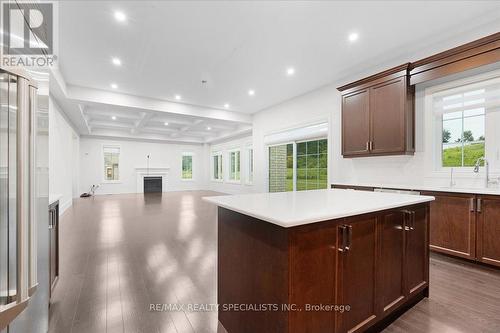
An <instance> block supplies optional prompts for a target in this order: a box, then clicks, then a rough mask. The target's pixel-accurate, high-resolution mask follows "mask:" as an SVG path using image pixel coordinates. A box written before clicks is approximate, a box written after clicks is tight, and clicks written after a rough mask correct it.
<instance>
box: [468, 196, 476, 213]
mask: <svg viewBox="0 0 500 333" xmlns="http://www.w3.org/2000/svg"><path fill="white" fill-rule="evenodd" d="M469 210H470V211H471V212H474V211H476V210H475V209H474V198H470V200H469Z"/></svg>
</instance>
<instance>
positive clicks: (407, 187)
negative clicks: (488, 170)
mask: <svg viewBox="0 0 500 333" xmlns="http://www.w3.org/2000/svg"><path fill="white" fill-rule="evenodd" d="M332 184H333V185H344V186H363V187H373V188H386V189H399V190H412V191H429V192H453V193H471V194H490V195H500V188H498V187H497V188H495V187H491V188H484V187H482V188H474V187H470V188H468V187H448V186H432V185H417V184H387V183H358V182H335V181H334V182H332Z"/></svg>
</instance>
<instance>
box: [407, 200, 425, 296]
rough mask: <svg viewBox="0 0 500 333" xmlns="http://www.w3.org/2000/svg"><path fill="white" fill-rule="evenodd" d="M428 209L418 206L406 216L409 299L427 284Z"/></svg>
mask: <svg viewBox="0 0 500 333" xmlns="http://www.w3.org/2000/svg"><path fill="white" fill-rule="evenodd" d="M428 209H429V208H428V207H424V206H420V207H417V208H414V209H412V210H410V213H409V214H407V216H408V217H407V219H406V220H407V221H408V222H407V223H406V224H407V226H408V232H407V233H406V237H407V240H406V249H405V252H406V288H405V289H406V291H407V292H408V295H409V296H410V297H411V296H412V295H414V294H417V293H419V292H421V291H422V290H424V289H425V288H427V286H428V283H429V247H428V245H427V244H429V241H428V240H429V238H428V237H429V236H428V233H429V230H428V225H429V223H428V216H429V215H428Z"/></svg>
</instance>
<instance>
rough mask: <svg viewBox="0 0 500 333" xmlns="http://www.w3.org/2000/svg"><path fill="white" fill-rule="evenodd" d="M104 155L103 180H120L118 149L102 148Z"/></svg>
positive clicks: (116, 147) (113, 147) (112, 147)
mask: <svg viewBox="0 0 500 333" xmlns="http://www.w3.org/2000/svg"><path fill="white" fill-rule="evenodd" d="M103 155H104V180H105V181H110V182H112V181H118V180H120V147H118V146H103Z"/></svg>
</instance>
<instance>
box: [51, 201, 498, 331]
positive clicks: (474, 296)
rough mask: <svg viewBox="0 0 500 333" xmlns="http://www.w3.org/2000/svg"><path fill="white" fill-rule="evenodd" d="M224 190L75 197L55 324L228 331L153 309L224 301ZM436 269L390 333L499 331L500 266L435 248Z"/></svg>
mask: <svg viewBox="0 0 500 333" xmlns="http://www.w3.org/2000/svg"><path fill="white" fill-rule="evenodd" d="M216 194H217V193H215V192H209V191H193V192H169V193H163V195H158V194H150V195H147V196H143V195H136V194H124V195H109V196H97V197H94V198H86V199H78V200H76V201H75V202H74V204H73V207H71V208H70V209H68V211H66V212H65V214H64V215H63V216H62V218H61V223H60V228H61V253H60V255H61V265H60V279H59V281H58V283H57V285H56V287H55V290H54V295H53V299H52V305H51V308H50V323H49V332H51V333H68V332H85V333H87V332H92V333H94V332H95V333H97V332H144V333H149V332H178V333H184V332H223V328H221V327H219V326H218V322H217V313H216V312H210V311H208V312H190V311H178V312H166V311H164V312H155V311H150V304H156V303H160V304H164V303H167V304H168V303H174V304H183V303H185V304H187V303H199V304H212V303H215V302H216V267H215V264H216V220H215V217H216V209H215V207H214V206H212V205H210V204H208V203H205V202H203V201H202V200H201V198H202V197H203V196H209V195H216ZM430 275H431V280H430V285H431V289H430V298H429V299H425V300H423V301H421V302H420V303H419V304H417V305H416V306H415V307H413V308H412V309H410V310H409V311H408V312H406V313H405V314H404V315H403V316H402V317H401V318H399V319H398V320H397V321H396V322H394V323H393V324H392V325H391V326H389V327H388V328H387V329H386V332H391V333H392V332H439V333H441V332H464V333H465V332H500V316H499V315H498V314H499V313H500V270H496V269H490V268H485V267H481V266H478V265H476V264H470V263H468V262H463V261H459V260H455V259H451V258H448V257H444V256H440V255H433V256H432V257H431V271H430ZM236 333H237V332H236ZM318 333H323V332H318Z"/></svg>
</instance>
